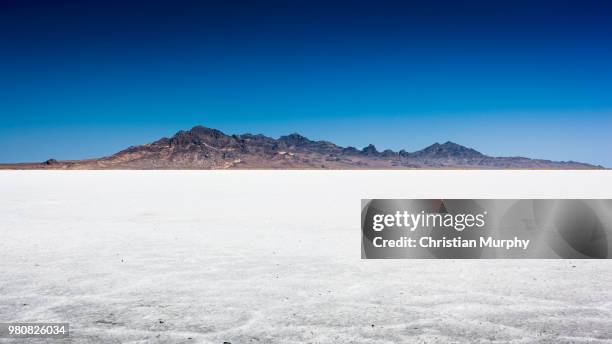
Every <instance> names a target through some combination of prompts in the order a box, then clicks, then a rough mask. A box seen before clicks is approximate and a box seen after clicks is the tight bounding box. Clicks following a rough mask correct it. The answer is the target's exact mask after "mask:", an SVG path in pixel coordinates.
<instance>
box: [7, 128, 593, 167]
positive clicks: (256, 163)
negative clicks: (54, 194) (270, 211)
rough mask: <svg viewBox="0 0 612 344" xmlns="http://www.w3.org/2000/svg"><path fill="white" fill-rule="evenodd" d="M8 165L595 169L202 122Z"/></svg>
mask: <svg viewBox="0 0 612 344" xmlns="http://www.w3.org/2000/svg"><path fill="white" fill-rule="evenodd" d="M0 168H4V169H410V168H430V169H431V168H449V169H452V168H459V169H462V168H464V169H597V168H602V167H601V166H594V165H589V164H584V163H578V162H573V161H569V162H557V161H550V160H538V159H528V158H522V157H490V156H487V155H484V154H482V153H480V152H477V151H476V150H474V149H471V148H467V147H464V146H461V145H458V144H456V143H453V142H446V143H444V144H439V143H435V144H433V145H431V146H429V147H427V148H425V149H422V150H420V151H416V152H412V153H409V152H406V151H404V150H401V151H399V152H394V151H391V150H385V151H383V152H379V151H378V150H377V149H376V147H374V146H373V145H369V146H367V147H365V148H364V149H362V150H357V149H356V148H353V147H340V146H337V145H335V144H333V143H331V142H327V141H312V140H309V139H307V138H306V137H304V136H301V135H299V134H291V135H287V136H281V137H280V138H278V139H273V138H270V137H267V136H264V135H252V134H243V135H226V134H224V133H223V132H221V131H219V130H216V129H211V128H206V127H203V126H196V127H193V128H192V129H191V130H188V131H179V132H178V133H176V134H175V135H174V136H172V137H170V138H162V139H160V140H158V141H155V142H153V143H149V144H145V145H142V146H134V147H130V148H128V149H125V150H123V151H121V152H118V153H116V154H114V155H111V156H108V157H103V158H99V159H91V160H74V161H56V160H53V159H50V160H48V161H46V162H44V163H37V164H36V163H35V164H4V165H0Z"/></svg>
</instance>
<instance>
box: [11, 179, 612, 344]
mask: <svg viewBox="0 0 612 344" xmlns="http://www.w3.org/2000/svg"><path fill="white" fill-rule="evenodd" d="M439 197H442V198H555V197H567V198H612V173H610V171H582V172H581V171H3V172H1V173H0V219H1V220H0V322H17V321H19V322H26V321H40V322H42V321H45V322H69V323H70V325H71V332H72V333H71V336H72V341H71V343H223V342H224V341H225V342H231V343H233V344H236V343H398V342H405V343H413V342H414V343H446V342H460V343H463V342H465V343H473V342H486V343H488V342H496V343H505V342H515V343H612V261H605V260H601V261H595V260H583V261H574V260H571V261H570V260H469V261H461V260H361V259H360V228H359V222H360V199H361V198H439ZM15 342H16V343H17V342H19V343H21V342H23V341H15ZM31 342H36V341H34V340H32V341H31ZM40 342H44V341H40ZM48 342H49V343H54V342H61V341H57V340H55V341H53V340H49V341H48ZM66 342H68V341H66Z"/></svg>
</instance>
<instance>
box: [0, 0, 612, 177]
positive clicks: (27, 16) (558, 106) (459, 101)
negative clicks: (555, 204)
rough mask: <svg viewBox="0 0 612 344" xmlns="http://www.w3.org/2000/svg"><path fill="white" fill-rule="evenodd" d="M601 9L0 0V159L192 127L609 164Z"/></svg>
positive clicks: (606, 24) (609, 9)
mask: <svg viewBox="0 0 612 344" xmlns="http://www.w3.org/2000/svg"><path fill="white" fill-rule="evenodd" d="M611 15H612V5H610V4H608V3H607V2H605V1H604V2H602V1H557V2H554V3H552V2H551V3H548V2H540V3H537V4H534V2H533V1H531V2H526V1H525V2H523V1H512V2H503V1H499V2H498V1H487V2H484V1H483V2H462V3H459V2H455V1H453V2H451V1H428V2H421V3H417V2H406V1H404V2H399V1H398V2H395V1H341V2H329V1H326V2H318V1H299V0H296V1H244V0H242V1H219V2H206V1H193V2H191V1H181V2H178V3H177V2H174V3H172V2H170V1H167V2H156V1H149V2H145V1H80V2H73V1H57V2H53V4H52V3H51V2H36V1H3V2H2V4H0V41H1V42H2V43H3V44H1V45H0V124H1V125H0V145H2V147H4V148H3V149H2V150H0V162H20V161H41V160H45V159H48V158H52V157H53V158H57V159H78V158H87V157H97V156H101V155H107V154H112V153H114V152H116V151H118V150H120V149H123V148H125V147H127V146H130V145H135V144H141V143H145V142H150V141H153V140H156V139H158V138H159V137H162V136H170V135H172V134H173V133H174V132H176V131H177V130H179V129H186V128H190V127H192V126H194V125H197V124H202V125H205V126H209V127H215V128H218V129H221V130H223V131H225V132H227V133H245V132H252V133H263V134H266V135H269V136H279V135H282V134H287V133H291V132H299V133H301V134H303V135H305V136H308V137H310V138H313V139H325V140H329V141H333V142H335V143H338V144H341V145H352V146H356V147H363V146H365V145H367V144H369V143H373V144H375V145H376V146H377V147H378V148H379V149H386V148H391V149H395V150H399V149H402V148H404V149H407V150H417V149H421V148H423V147H425V146H427V145H429V144H431V143H433V142H436V141H437V142H445V141H448V140H451V141H455V142H457V143H460V144H463V145H467V146H470V147H473V148H475V149H477V150H479V151H482V152H483V153H486V154H491V155H503V156H514V155H522V156H527V157H533V158H547V159H553V160H577V161H583V162H590V163H597V164H602V165H605V166H612V154H610V151H612V135H610V132H611V131H612V23H610V20H609V18H610V17H611Z"/></svg>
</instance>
